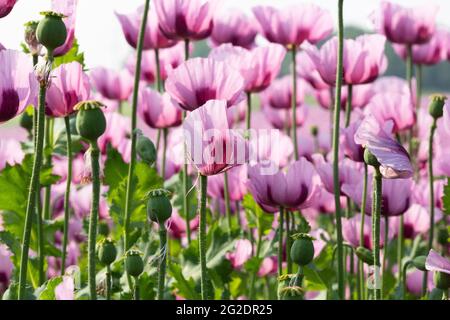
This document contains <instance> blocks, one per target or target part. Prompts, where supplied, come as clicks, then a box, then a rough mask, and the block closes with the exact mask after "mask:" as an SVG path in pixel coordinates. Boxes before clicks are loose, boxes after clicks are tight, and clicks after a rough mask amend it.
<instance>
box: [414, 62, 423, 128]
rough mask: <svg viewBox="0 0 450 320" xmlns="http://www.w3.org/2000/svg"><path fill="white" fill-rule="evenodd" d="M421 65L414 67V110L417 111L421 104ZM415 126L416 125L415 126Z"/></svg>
mask: <svg viewBox="0 0 450 320" xmlns="http://www.w3.org/2000/svg"><path fill="white" fill-rule="evenodd" d="M422 69H423V68H422V65H421V64H418V65H417V66H416V95H417V101H416V110H419V109H420V107H421V104H422V74H423V72H422ZM416 125H417V124H416Z"/></svg>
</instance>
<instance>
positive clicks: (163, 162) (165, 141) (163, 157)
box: [161, 128, 169, 178]
mask: <svg viewBox="0 0 450 320" xmlns="http://www.w3.org/2000/svg"><path fill="white" fill-rule="evenodd" d="M168 132H169V131H168V129H167V128H164V129H163V156H162V164H161V176H162V177H163V178H164V177H165V176H166V155H167V134H168Z"/></svg>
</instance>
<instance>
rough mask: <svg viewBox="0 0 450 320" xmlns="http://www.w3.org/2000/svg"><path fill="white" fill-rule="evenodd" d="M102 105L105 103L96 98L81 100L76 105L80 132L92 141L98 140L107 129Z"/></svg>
mask: <svg viewBox="0 0 450 320" xmlns="http://www.w3.org/2000/svg"><path fill="white" fill-rule="evenodd" d="M101 107H104V105H103V104H102V103H101V102H98V101H94V100H89V101H81V102H79V103H78V104H76V105H75V107H74V110H78V114H77V120H76V126H77V131H78V134H79V135H80V136H81V137H82V138H84V139H86V140H88V141H90V142H93V141H97V139H98V138H100V136H101V135H102V134H103V133H105V130H106V118H105V115H104V114H103V111H102V110H101V109H100V108H101Z"/></svg>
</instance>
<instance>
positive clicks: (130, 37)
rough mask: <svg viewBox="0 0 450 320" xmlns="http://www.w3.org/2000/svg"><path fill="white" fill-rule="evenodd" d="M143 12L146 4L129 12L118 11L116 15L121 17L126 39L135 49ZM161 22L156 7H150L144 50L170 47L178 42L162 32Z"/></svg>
mask: <svg viewBox="0 0 450 320" xmlns="http://www.w3.org/2000/svg"><path fill="white" fill-rule="evenodd" d="M143 13H144V6H140V7H139V8H137V9H136V10H135V11H133V12H132V13H129V14H121V13H117V12H116V17H117V19H119V22H120V25H121V27H122V31H123V33H124V35H125V39H126V40H127V42H128V44H129V45H130V46H132V47H133V48H135V49H136V47H137V43H138V37H139V32H140V29H141V23H142V15H143ZM159 23H160V21H159V17H158V15H157V14H156V11H155V9H154V8H152V9H149V11H148V18H147V25H146V28H145V36H144V43H143V49H144V50H148V49H161V48H168V47H171V46H173V45H175V44H176V41H174V40H170V39H168V38H167V37H166V36H165V35H164V33H162V32H161V30H160V25H159Z"/></svg>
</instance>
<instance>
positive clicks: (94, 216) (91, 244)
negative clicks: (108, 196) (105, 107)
mask: <svg viewBox="0 0 450 320" xmlns="http://www.w3.org/2000/svg"><path fill="white" fill-rule="evenodd" d="M90 149H91V150H90V152H91V167H92V202H91V213H90V217H89V235H88V283H89V295H90V298H91V300H96V299H97V290H96V287H97V286H96V281H95V275H96V272H95V264H96V255H95V244H96V242H97V240H96V238H97V220H98V214H99V205H100V164H99V157H100V150H99V149H98V146H97V142H96V141H91V142H90Z"/></svg>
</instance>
